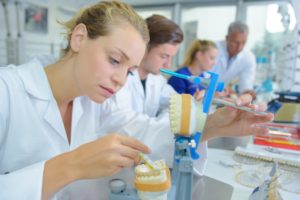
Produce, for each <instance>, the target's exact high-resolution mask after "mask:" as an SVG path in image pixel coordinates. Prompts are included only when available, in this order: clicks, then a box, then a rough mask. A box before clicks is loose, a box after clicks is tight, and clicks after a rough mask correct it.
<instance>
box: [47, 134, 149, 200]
mask: <svg viewBox="0 0 300 200" xmlns="http://www.w3.org/2000/svg"><path fill="white" fill-rule="evenodd" d="M149 151H150V150H149V148H148V147H146V146H145V145H144V144H142V143H141V142H139V141H138V140H136V139H134V138H132V137H128V136H125V135H117V134H109V135H107V136H104V137H102V138H99V139H97V140H95V141H93V142H90V143H86V144H83V145H81V146H80V147H78V148H77V149H75V150H73V151H70V152H67V153H63V154H60V155H58V156H56V157H54V158H52V159H50V160H48V161H47V162H46V163H45V168H44V177H43V192H42V199H49V198H50V197H51V196H52V194H54V193H55V192H57V191H58V190H59V189H61V188H63V187H64V186H65V185H67V184H69V183H71V182H73V181H75V180H80V179H92V178H99V177H104V176H111V175H113V174H115V173H117V172H118V171H120V170H121V169H122V168H124V167H131V166H132V165H133V164H134V163H137V162H138V161H139V153H140V152H143V153H149Z"/></svg>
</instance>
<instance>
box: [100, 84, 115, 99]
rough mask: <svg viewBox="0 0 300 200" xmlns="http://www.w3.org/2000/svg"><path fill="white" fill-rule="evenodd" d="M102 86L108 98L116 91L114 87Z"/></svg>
mask: <svg viewBox="0 0 300 200" xmlns="http://www.w3.org/2000/svg"><path fill="white" fill-rule="evenodd" d="M100 88H101V89H102V91H103V95H104V96H105V97H107V98H109V97H111V96H112V95H114V94H115V91H114V90H113V89H110V88H106V87H103V86H100Z"/></svg>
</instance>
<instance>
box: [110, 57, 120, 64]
mask: <svg viewBox="0 0 300 200" xmlns="http://www.w3.org/2000/svg"><path fill="white" fill-rule="evenodd" d="M110 63H111V64H113V65H118V64H120V61H118V60H116V59H114V58H110Z"/></svg>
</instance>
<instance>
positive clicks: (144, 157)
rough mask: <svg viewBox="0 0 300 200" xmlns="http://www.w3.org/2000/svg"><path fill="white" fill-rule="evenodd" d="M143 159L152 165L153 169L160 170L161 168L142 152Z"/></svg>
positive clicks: (148, 164) (149, 165)
mask: <svg viewBox="0 0 300 200" xmlns="http://www.w3.org/2000/svg"><path fill="white" fill-rule="evenodd" d="M140 157H141V159H142V160H143V161H144V162H145V164H146V165H147V166H148V167H150V168H151V169H152V170H159V168H158V167H157V166H156V164H155V163H154V162H153V161H152V160H151V159H150V158H149V157H148V156H146V155H145V154H143V153H140Z"/></svg>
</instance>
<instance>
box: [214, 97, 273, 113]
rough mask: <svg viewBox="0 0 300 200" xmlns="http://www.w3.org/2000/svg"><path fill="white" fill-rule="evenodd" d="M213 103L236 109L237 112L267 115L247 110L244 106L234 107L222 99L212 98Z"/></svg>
mask: <svg viewBox="0 0 300 200" xmlns="http://www.w3.org/2000/svg"><path fill="white" fill-rule="evenodd" d="M213 103H215V104H218V105H224V106H229V107H232V108H236V109H239V110H243V111H246V112H251V113H254V114H257V115H267V114H268V113H267V112H259V111H255V110H253V109H252V108H249V107H246V106H238V105H236V104H234V103H232V102H230V101H226V100H224V99H219V98H213Z"/></svg>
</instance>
